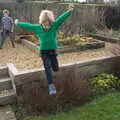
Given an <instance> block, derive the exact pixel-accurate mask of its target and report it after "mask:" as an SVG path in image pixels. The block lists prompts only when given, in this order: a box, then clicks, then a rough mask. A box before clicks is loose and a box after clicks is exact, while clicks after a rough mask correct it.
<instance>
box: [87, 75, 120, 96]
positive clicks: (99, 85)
mask: <svg viewBox="0 0 120 120" xmlns="http://www.w3.org/2000/svg"><path fill="white" fill-rule="evenodd" d="M89 81H90V84H91V85H92V94H94V95H100V94H103V93H106V92H108V91H114V90H118V89H120V79H119V78H118V77H116V76H114V75H113V74H106V73H102V74H100V75H98V76H97V77H95V78H92V79H90V80H89Z"/></svg>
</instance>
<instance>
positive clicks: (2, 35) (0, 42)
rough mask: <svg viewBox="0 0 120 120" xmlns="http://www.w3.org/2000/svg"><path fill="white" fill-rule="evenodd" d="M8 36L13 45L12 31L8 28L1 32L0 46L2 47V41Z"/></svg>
mask: <svg viewBox="0 0 120 120" xmlns="http://www.w3.org/2000/svg"><path fill="white" fill-rule="evenodd" d="M8 36H9V37H10V41H11V44H12V46H13V47H15V44H14V37H13V33H12V32H10V31H9V30H3V31H2V32H1V40H0V48H2V47H3V45H4V42H5V40H6V38H7V37H8Z"/></svg>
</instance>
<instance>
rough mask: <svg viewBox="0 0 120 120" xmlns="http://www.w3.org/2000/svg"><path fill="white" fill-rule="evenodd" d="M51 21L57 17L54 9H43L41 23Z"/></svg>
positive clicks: (40, 17)
mask: <svg viewBox="0 0 120 120" xmlns="http://www.w3.org/2000/svg"><path fill="white" fill-rule="evenodd" d="M46 20H48V21H50V22H51V23H52V22H54V21H55V17H54V14H53V12H52V11H50V10H42V12H41V13H40V16H39V24H43V22H44V21H46Z"/></svg>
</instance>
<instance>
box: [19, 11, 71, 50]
mask: <svg viewBox="0 0 120 120" xmlns="http://www.w3.org/2000/svg"><path fill="white" fill-rule="evenodd" d="M70 15H71V11H65V12H64V13H63V14H62V15H60V16H59V17H57V19H56V20H55V22H53V23H52V25H51V27H50V28H49V30H48V31H46V30H45V29H44V28H43V26H42V25H41V24H30V23H25V22H18V23H17V26H19V27H21V28H24V29H26V30H29V31H31V32H34V34H35V35H36V36H37V37H38V39H39V41H40V50H51V49H52V50H53V49H57V47H58V41H57V31H58V29H59V27H60V25H61V24H62V23H63V22H64V21H65V20H66V19H67V18H68V17H69V16H70Z"/></svg>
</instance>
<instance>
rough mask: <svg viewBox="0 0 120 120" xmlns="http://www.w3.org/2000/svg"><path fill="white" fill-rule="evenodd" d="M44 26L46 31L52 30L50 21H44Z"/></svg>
mask: <svg viewBox="0 0 120 120" xmlns="http://www.w3.org/2000/svg"><path fill="white" fill-rule="evenodd" d="M43 25H44V27H45V28H46V29H49V28H50V22H49V21H48V20H46V21H44V23H43Z"/></svg>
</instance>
